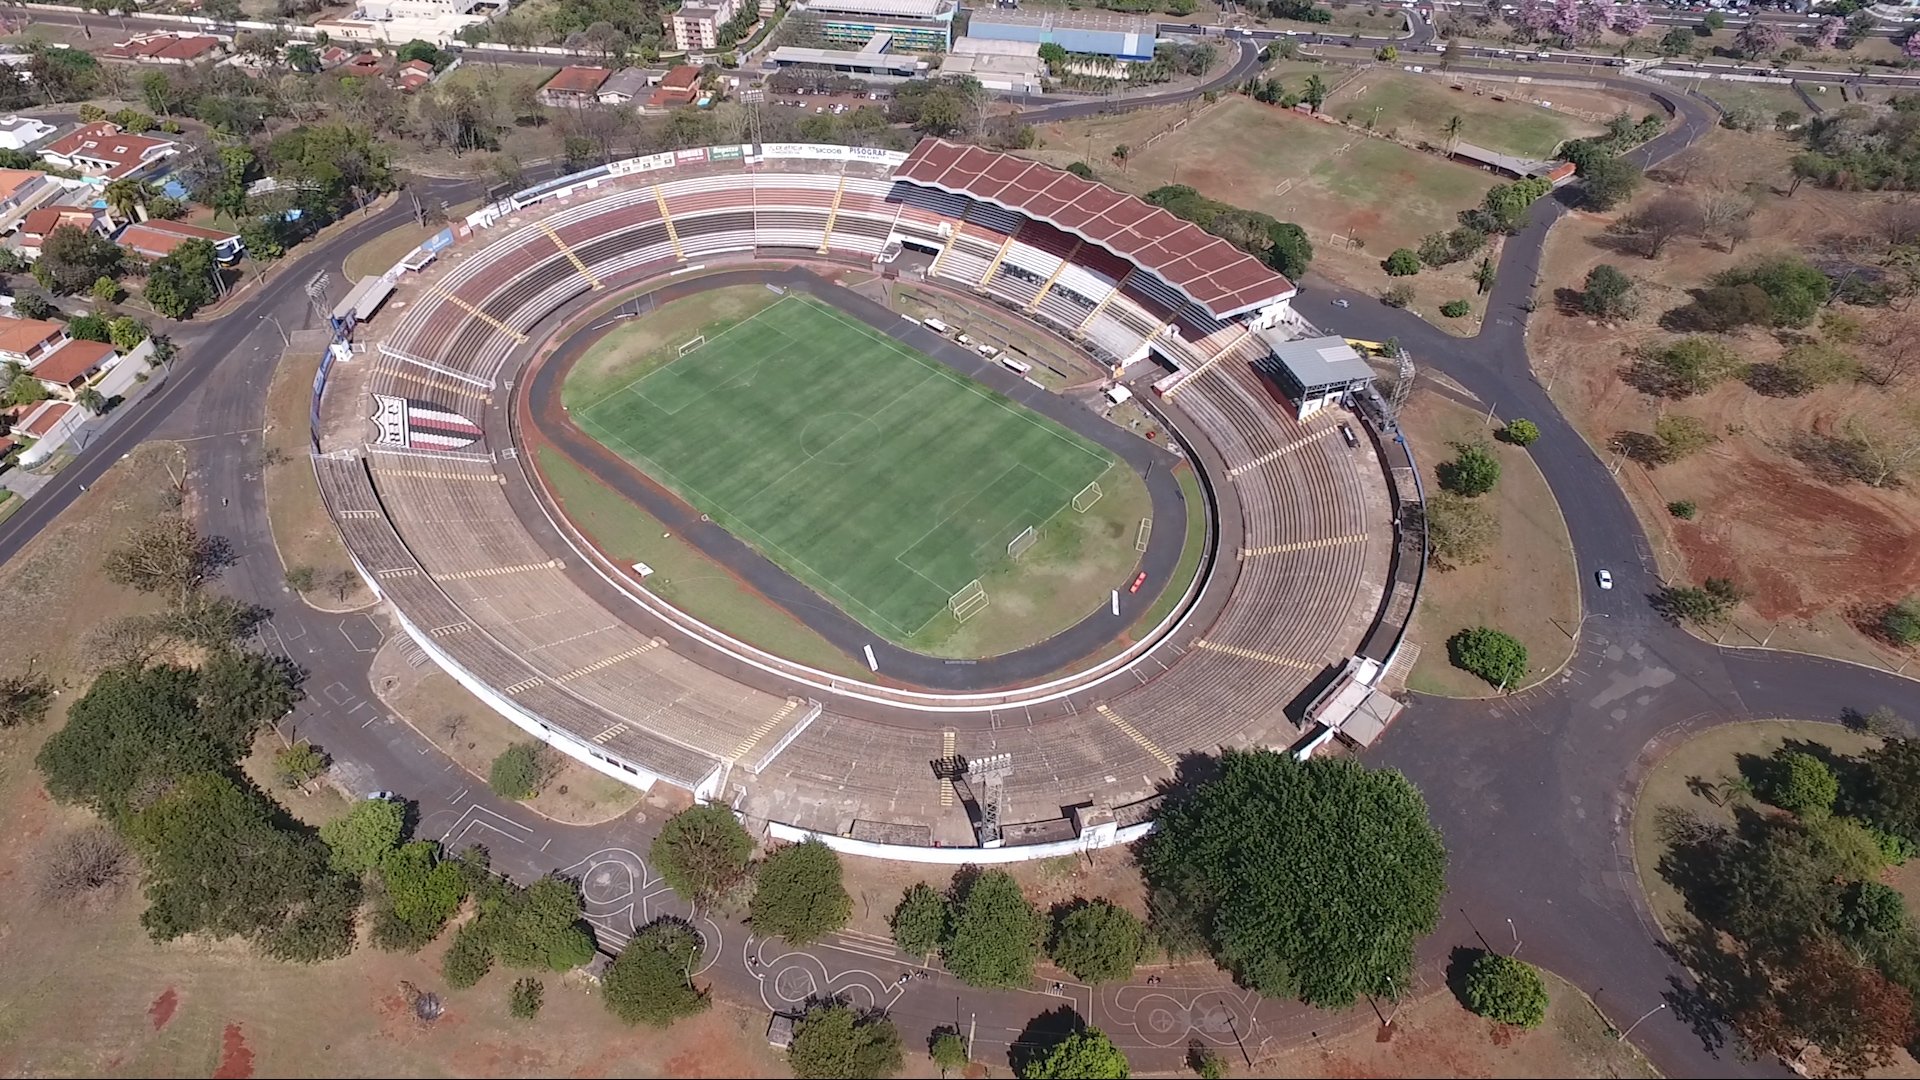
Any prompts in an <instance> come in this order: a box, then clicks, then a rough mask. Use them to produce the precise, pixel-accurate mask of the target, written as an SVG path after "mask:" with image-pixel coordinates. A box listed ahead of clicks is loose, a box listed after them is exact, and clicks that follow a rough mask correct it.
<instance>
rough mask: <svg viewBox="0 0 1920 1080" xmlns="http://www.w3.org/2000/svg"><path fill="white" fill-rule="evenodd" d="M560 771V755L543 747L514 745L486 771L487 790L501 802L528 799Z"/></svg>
mask: <svg viewBox="0 0 1920 1080" xmlns="http://www.w3.org/2000/svg"><path fill="white" fill-rule="evenodd" d="M559 769H560V758H559V755H558V754H556V753H555V752H554V750H553V748H552V747H549V746H548V745H547V744H546V743H543V742H539V741H533V740H530V741H528V742H520V743H514V744H513V745H512V746H509V747H507V748H506V749H505V750H502V751H500V755H499V756H498V757H496V758H494V759H493V765H492V766H491V767H490V768H489V769H488V770H487V786H488V787H490V788H492V789H493V793H494V794H495V795H498V796H500V797H501V798H503V799H531V798H533V797H534V796H536V795H538V794H540V789H541V788H544V787H546V786H547V782H548V781H549V780H552V779H553V776H554V773H556V772H558V771H559Z"/></svg>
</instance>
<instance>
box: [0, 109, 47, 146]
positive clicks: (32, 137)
mask: <svg viewBox="0 0 1920 1080" xmlns="http://www.w3.org/2000/svg"><path fill="white" fill-rule="evenodd" d="M53 131H54V128H53V125H52V124H49V123H47V122H46V121H45V120H36V119H34V118H33V117H31V116H9V117H7V118H5V119H0V147H5V148H6V149H8V150H25V149H26V148H27V147H29V146H32V145H33V144H34V143H37V142H39V141H40V140H41V139H44V138H46V137H47V136H49V135H51V134H53Z"/></svg>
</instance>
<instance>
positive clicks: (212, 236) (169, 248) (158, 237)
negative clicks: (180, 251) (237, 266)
mask: <svg viewBox="0 0 1920 1080" xmlns="http://www.w3.org/2000/svg"><path fill="white" fill-rule="evenodd" d="M189 240H205V241H207V242H208V243H210V244H212V245H213V253H214V255H215V256H217V257H218V258H219V260H220V261H221V262H232V261H233V260H235V259H237V258H239V257H240V255H241V253H242V252H243V251H245V250H246V249H245V247H244V246H243V245H242V244H241V242H240V236H239V234H237V233H230V232H227V231H225V230H224V229H208V228H204V227H202V226H199V225H189V224H187V223H186V222H184V221H159V220H154V221H139V222H135V223H133V224H131V225H128V226H127V227H126V228H124V229H121V230H120V235H118V236H116V237H114V238H113V242H114V243H116V244H119V245H120V246H121V247H123V248H125V249H126V250H128V251H131V252H133V253H134V254H135V255H138V256H140V257H141V258H143V259H164V258H166V257H167V256H168V255H171V254H173V252H174V249H176V248H178V247H179V246H180V245H181V244H184V243H186V242H187V241H189Z"/></svg>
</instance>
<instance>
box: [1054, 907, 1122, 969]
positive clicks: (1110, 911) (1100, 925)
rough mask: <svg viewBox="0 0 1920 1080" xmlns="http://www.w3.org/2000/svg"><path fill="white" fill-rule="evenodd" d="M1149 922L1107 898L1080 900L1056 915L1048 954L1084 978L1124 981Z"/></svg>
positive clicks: (1055, 961)
mask: <svg viewBox="0 0 1920 1080" xmlns="http://www.w3.org/2000/svg"><path fill="white" fill-rule="evenodd" d="M1145 934H1146V926H1145V925H1144V924H1142V923H1141V922H1140V920H1139V919H1138V918H1137V917H1136V916H1135V915H1134V914H1133V912H1131V911H1128V910H1126V909H1125V908H1122V907H1117V906H1115V905H1114V904H1112V903H1110V902H1108V901H1106V900H1092V901H1085V900H1082V901H1077V902H1076V903H1074V904H1073V905H1072V906H1071V907H1069V908H1067V909H1066V910H1065V911H1064V912H1061V913H1059V914H1058V915H1057V916H1056V918H1055V919H1054V924H1053V934H1052V937H1051V938H1050V939H1049V941H1048V943H1047V954H1048V955H1049V956H1051V957H1053V962H1054V963H1056V964H1059V965H1060V966H1061V967H1062V968H1064V969H1066V971H1067V972H1068V973H1070V974H1071V975H1072V976H1073V977H1074V978H1076V979H1079V980H1081V981H1083V982H1089V983H1103V982H1124V981H1126V980H1127V979H1130V978H1132V977H1133V965H1134V964H1136V963H1138V962H1139V960H1140V953H1141V950H1142V948H1144V946H1145Z"/></svg>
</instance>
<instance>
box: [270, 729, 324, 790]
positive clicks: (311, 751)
mask: <svg viewBox="0 0 1920 1080" xmlns="http://www.w3.org/2000/svg"><path fill="white" fill-rule="evenodd" d="M326 771H327V755H325V754H323V753H321V752H320V751H319V750H317V749H315V748H314V745H313V744H312V743H310V742H306V741H304V740H302V741H300V742H297V743H294V744H293V745H292V746H289V747H287V748H286V749H284V750H281V751H280V752H279V753H276V754H274V755H273V774H274V775H275V776H277V777H279V779H280V783H281V785H282V786H285V787H290V788H297V787H301V786H304V785H305V784H308V783H310V782H312V781H313V779H314V778H315V777H318V776H319V775H321V774H322V773H324V772H326Z"/></svg>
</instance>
